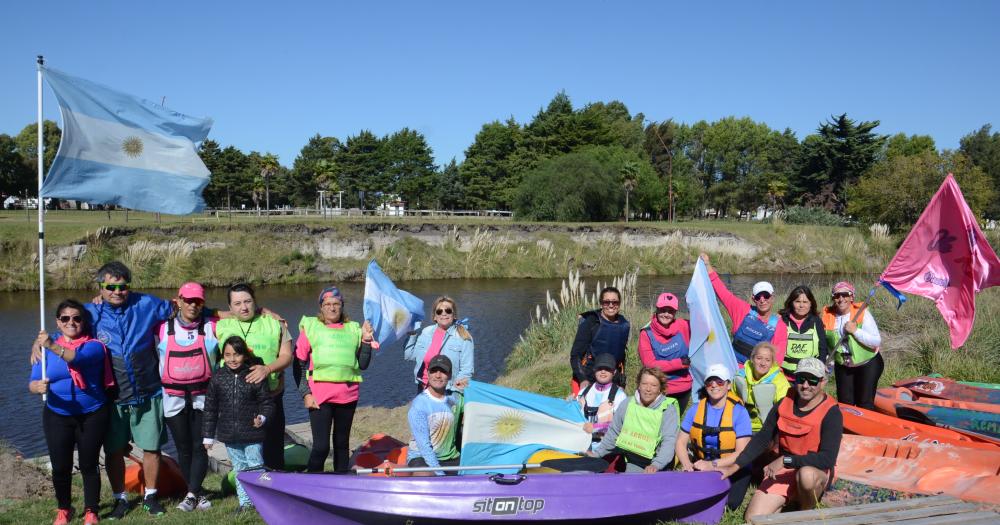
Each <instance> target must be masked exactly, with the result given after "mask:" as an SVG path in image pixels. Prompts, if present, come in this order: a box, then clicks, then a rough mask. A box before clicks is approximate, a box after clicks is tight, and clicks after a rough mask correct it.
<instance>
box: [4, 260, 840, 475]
mask: <svg viewBox="0 0 1000 525" xmlns="http://www.w3.org/2000/svg"><path fill="white" fill-rule="evenodd" d="M760 279H768V280H771V281H772V282H773V283H774V285H775V287H776V289H777V290H779V293H781V291H783V290H788V289H789V288H791V287H792V286H795V285H797V284H800V283H802V282H803V281H805V284H812V283H813V282H819V283H822V284H823V285H826V284H827V283H828V282H830V279H827V278H824V277H822V276H817V275H808V276H804V275H771V276H765V275H734V276H732V277H731V278H729V279H728V280H729V281H730V287H731V289H733V290H734V291H735V292H736V293H739V294H742V293H749V289H750V287H751V286H752V284H753V283H754V282H755V281H757V280H760ZM597 280H598V279H596V278H590V279H588V285H590V286H591V287H592V286H594V283H595V282H596V281H597ZM601 280H602V281H609V280H610V279H601ZM688 281H689V277H688V276H673V277H640V278H639V280H638V283H637V286H636V288H637V295H638V298H639V304H651V302H652V300H653V298H655V296H656V295H657V294H659V293H660V292H662V291H665V290H666V291H672V292H673V293H676V294H678V295H682V294H683V293H684V291H685V290H686V289H687V285H688ZM397 285H398V286H399V287H400V288H403V289H405V290H407V291H409V292H411V293H413V294H415V295H417V296H418V297H420V298H421V299H423V300H424V302H425V304H426V306H427V309H428V310H429V309H430V305H431V303H432V302H433V301H434V299H435V298H436V297H437V296H439V295H441V294H446V295H449V296H451V297H452V298H454V299H455V301H456V302H457V304H458V310H459V316H460V317H468V318H469V319H470V327H471V330H470V331H471V333H472V335H473V337H474V339H475V344H476V353H475V361H476V369H475V375H474V377H475V379H478V380H481V381H493V380H495V379H496V378H497V376H499V375H500V374H502V373H503V371H504V362H505V360H506V358H507V355H508V354H509V353H510V351H511V349H512V348H513V346H514V344H515V343H516V342H517V340H518V337H519V336H520V334H521V333H522V332H524V330H525V328H527V327H528V324H529V323H530V321H531V316H532V313H533V312H534V311H535V305H538V304H542V305H544V302H545V292H546V290H551V291H552V292H553V293H558V290H559V287H560V280H559V279H449V280H421V281H408V282H399V283H397ZM320 289H322V285H319V284H302V285H274V286H261V287H259V288H258V290H257V300H258V301H257V302H258V304H260V305H262V306H267V307H268V308H270V309H272V310H274V311H275V312H278V313H279V314H281V315H282V316H284V317H285V318H287V319H288V320H289V325H294V328H293V329H292V332H293V336H297V333H298V330H297V325H298V320H299V319H300V318H301V316H303V315H312V314H315V313H316V312H317V311H318V306H317V302H316V296H317V294H318V293H319V290H320ZM341 290H342V292H343V294H344V297H345V302H346V309H347V313H348V315H349V316H350V317H351V318H353V319H360V318H361V317H362V315H361V301H362V297H363V295H364V284H363V283H345V284H343V285H342V286H341ZM144 291H145V292H148V293H152V294H156V295H159V296H161V297H170V296H172V295H174V294H175V293H176V290H144ZM95 293H96V291H95V292H87V291H82V290H72V291H48V292H47V293H46V296H45V303H46V308H45V311H46V315H49V316H54V312H53V311H52V309H54V308H55V307H56V305H57V304H58V303H59V301H61V300H62V299H64V298H67V297H69V298H74V299H78V300H89V298H90V297H92V296H93V295H94V294H95ZM818 295H822V294H818ZM778 300H780V301H783V300H784V296H779V298H778ZM207 302H208V305H209V306H213V307H219V306H222V307H224V306H225V304H226V291H225V289H223V288H218V289H211V290H208V292H207ZM682 303H683V302H682ZM46 322H47V324H48V328H49V330H55V327H54V319H49V320H47V321H46ZM633 323H634V325H637V327H641V326H642V325H644V324H645V323H646V319H636V320H633ZM0 331H2V333H3V334H5V336H4V337H3V338H2V339H0V358H2V359H3V362H4V363H5V365H6V366H3V367H0V410H2V416H0V439H3V440H5V441H7V442H8V443H10V444H11V445H13V446H14V448H16V449H17V450H18V451H20V452H21V453H23V454H24V455H25V456H28V457H31V456H37V455H42V454H45V453H46V446H45V440H44V436H43V434H42V430H41V428H42V427H41V415H42V408H41V399H40V398H39V397H38V396H35V395H32V394H30V393H28V389H27V384H28V377H29V375H30V372H31V370H30V365H29V363H28V354H29V350H30V347H31V342H32V341H33V340H34V338H35V336H36V335H37V334H38V293H37V292H9V293H0ZM571 343H572V342H571V341H567V342H566V350H567V355H568V352H569V346H570V344H571ZM402 346H403V345H402V343H401V342H397V343H395V344H392V345H389V346H387V347H385V348H383V349H382V350H381V351H380V352H379V353H378V354H377V355H376V357H375V358H374V359H373V360H372V364H371V366H370V367H369V368H368V370H366V371H365V372H364V374H363V375H364V382H363V383H362V385H361V401H360V405H361V406H372V405H376V406H385V407H395V406H400V405H403V404H405V403H408V402H409V401H410V399H412V397H413V362H412V361H404V360H403V358H402ZM287 379H288V384H290V385H292V384H293V381H292V380H291V373H290V372H289V374H288V378H287ZM285 411H286V417H287V422H288V423H297V422H301V421H305V420H306V419H307V414H306V411H305V409H304V408H302V402H301V399H300V397H299V395H298V393H297V392H295V391H294V388H289V389H287V390H286V392H285ZM170 448H172V447H170Z"/></svg>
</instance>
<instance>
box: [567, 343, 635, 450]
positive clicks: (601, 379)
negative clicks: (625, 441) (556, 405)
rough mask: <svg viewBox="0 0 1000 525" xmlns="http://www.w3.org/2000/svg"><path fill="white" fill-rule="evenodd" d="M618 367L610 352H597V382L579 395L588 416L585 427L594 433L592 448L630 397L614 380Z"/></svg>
mask: <svg viewBox="0 0 1000 525" xmlns="http://www.w3.org/2000/svg"><path fill="white" fill-rule="evenodd" d="M616 368H617V363H615V358H614V356H612V355H611V354H608V353H604V354H597V359H595V360H594V379H595V382H593V383H591V384H589V385H587V387H586V388H584V389H583V390H581V391H580V394H579V395H578V396H577V401H578V402H579V403H580V408H581V409H583V415H584V417H586V418H587V423H585V424H584V427H583V429H584V430H586V431H587V432H590V433H591V435H592V439H593V444H592V445H591V449H596V448H597V445H598V444H599V443H600V442H601V439H603V438H604V433H605V432H606V431H607V430H608V425H610V424H611V420H612V418H613V417H614V413H615V411H616V410H618V407H619V406H621V404H622V403H623V402H624V401H625V400H626V399H628V394H626V393H625V391H624V390H623V389H621V388H620V387H619V386H618V385H617V384H615V383H614V382H612V379H614V377H615V370H616Z"/></svg>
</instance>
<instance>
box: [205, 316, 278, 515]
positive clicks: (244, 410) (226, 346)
mask: <svg viewBox="0 0 1000 525" xmlns="http://www.w3.org/2000/svg"><path fill="white" fill-rule="evenodd" d="M222 360H223V362H224V363H225V366H223V367H221V368H220V369H219V370H217V371H216V372H215V373H214V374H212V381H211V382H210V383H209V385H208V394H207V396H206V398H205V421H204V427H205V439H204V443H205V448H206V449H210V448H212V443H214V441H215V438H216V437H218V438H219V441H222V442H223V443H225V444H226V453H228V454H229V460H230V461H231V462H232V463H233V469H235V470H236V471H237V472H245V471H248V470H258V469H261V468H262V467H263V464H264V459H263V456H262V453H263V447H264V428H263V427H264V422H265V421H266V420H267V418H268V417H270V416H271V414H272V413H273V410H274V401H273V399H272V398H271V396H270V395H268V390H267V382H266V381H261V382H258V383H248V382H247V381H246V376H247V374H248V373H250V367H251V366H253V365H259V364H261V361H260V358H259V357H256V356H254V355H253V354H252V353H251V352H250V349H249V348H247V344H246V342H245V341H243V338H242V337H240V336H238V335H234V336H231V337H229V338H228V339H226V340H225V342H224V343H223V351H222ZM236 492H237V494H238V496H239V499H240V506H239V507H238V508H237V509H236V513H237V514H240V513H242V512H244V511H246V510H248V509H250V508H252V507H253V505H252V503H251V502H250V497H249V496H247V493H246V491H245V490H243V485H242V484H241V483H240V482H239V480H237V481H236Z"/></svg>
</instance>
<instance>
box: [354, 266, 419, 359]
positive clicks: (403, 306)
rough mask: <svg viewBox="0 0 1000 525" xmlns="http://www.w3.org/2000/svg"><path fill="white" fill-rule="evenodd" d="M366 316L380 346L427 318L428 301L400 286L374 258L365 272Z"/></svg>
mask: <svg viewBox="0 0 1000 525" xmlns="http://www.w3.org/2000/svg"><path fill="white" fill-rule="evenodd" d="M362 310H363V311H364V316H365V319H366V320H367V321H368V322H369V323H371V324H372V330H374V331H375V340H376V341H378V344H379V346H382V345H387V344H389V343H391V342H393V341H395V340H397V339H402V338H404V337H405V336H406V332H409V331H410V330H412V329H413V324H414V323H416V322H417V321H420V320H422V319H423V318H424V302H423V301H421V300H420V299H419V298H418V297H417V296H415V295H413V294H411V293H409V292H406V291H403V290H400V289H399V288H396V285H395V284H393V282H392V280H390V279H389V276H387V275H386V274H385V272H383V271H382V268H380V267H379V265H378V263H377V262H375V260H374V259H372V261H371V262H370V263H368V270H367V271H366V272H365V302H364V306H363V308H362Z"/></svg>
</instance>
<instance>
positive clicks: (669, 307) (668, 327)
mask: <svg viewBox="0 0 1000 525" xmlns="http://www.w3.org/2000/svg"><path fill="white" fill-rule="evenodd" d="M678 305H679V301H678V300H677V296H676V295H674V294H672V293H669V292H665V293H661V294H660V296H659V297H657V298H656V310H654V311H653V315H652V317H651V318H650V319H649V323H648V324H646V326H644V327H643V328H642V330H640V331H639V360H640V361H642V366H648V367H650V368H659V369H660V370H662V371H663V373H665V374H667V391H666V392H665V393H666V394H667V396H669V397H671V398H673V399H674V400H675V401H677V405H678V408H679V409H680V412H681V413H682V414H683V413H684V410H686V409H687V405H688V401H690V400H691V373H690V372H689V371H688V368H689V367H690V366H691V360H690V359H689V358H688V345H689V344H690V342H691V324H690V323H688V320H687V319H681V318H679V317H677V307H678Z"/></svg>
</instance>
